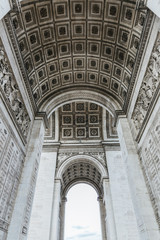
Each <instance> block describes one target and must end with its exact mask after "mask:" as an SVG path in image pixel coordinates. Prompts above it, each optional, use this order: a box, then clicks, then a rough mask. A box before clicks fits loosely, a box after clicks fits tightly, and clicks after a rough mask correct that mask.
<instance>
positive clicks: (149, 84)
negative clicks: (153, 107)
mask: <svg viewBox="0 0 160 240" xmlns="http://www.w3.org/2000/svg"><path fill="white" fill-rule="evenodd" d="M159 83H160V34H159V35H158V38H157V41H156V44H155V46H154V49H153V52H152V54H151V57H150V61H149V64H148V67H147V71H146V73H145V76H144V79H143V81H142V85H141V88H140V92H139V95H138V99H137V102H136V106H135V109H134V112H133V116H132V118H133V122H134V124H135V127H136V129H137V130H139V129H140V128H141V126H142V123H143V120H144V118H145V116H146V114H147V111H148V108H149V106H150V103H151V101H152V99H153V96H154V94H155V92H156V90H157V87H158V84H159Z"/></svg>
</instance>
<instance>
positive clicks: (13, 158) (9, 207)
mask: <svg viewBox="0 0 160 240" xmlns="http://www.w3.org/2000/svg"><path fill="white" fill-rule="evenodd" d="M23 163H24V154H23V151H22V150H21V148H20V146H19V144H18V143H17V142H16V138H15V136H14V135H13V133H12V130H11V129H10V128H9V127H8V123H7V120H6V119H5V118H4V116H3V115H2V112H1V111H0V240H5V239H6V235H7V231H8V226H9V223H10V220H11V216H12V211H13V207H14V202H15V198H16V195H17V190H18V185H19V182H20V177H21V172H22V168H23Z"/></svg>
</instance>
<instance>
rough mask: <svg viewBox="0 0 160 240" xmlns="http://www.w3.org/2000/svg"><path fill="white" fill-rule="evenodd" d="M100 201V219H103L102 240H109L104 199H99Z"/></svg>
mask: <svg viewBox="0 0 160 240" xmlns="http://www.w3.org/2000/svg"><path fill="white" fill-rule="evenodd" d="M98 201H99V210H100V218H101V232H102V239H103V240H107V238H106V226H105V217H106V211H105V206H104V203H103V198H102V197H98Z"/></svg>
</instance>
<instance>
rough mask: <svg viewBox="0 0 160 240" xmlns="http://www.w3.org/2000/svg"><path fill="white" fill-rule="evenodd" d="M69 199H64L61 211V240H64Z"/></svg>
mask: <svg viewBox="0 0 160 240" xmlns="http://www.w3.org/2000/svg"><path fill="white" fill-rule="evenodd" d="M66 202H67V198H65V197H64V198H62V201H61V209H60V240H64V228H65V207H66Z"/></svg>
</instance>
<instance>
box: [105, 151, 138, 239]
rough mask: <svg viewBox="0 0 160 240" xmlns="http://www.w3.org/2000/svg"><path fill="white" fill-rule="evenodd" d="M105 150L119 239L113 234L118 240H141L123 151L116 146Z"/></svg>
mask: <svg viewBox="0 0 160 240" xmlns="http://www.w3.org/2000/svg"><path fill="white" fill-rule="evenodd" d="M105 150H106V159H107V167H108V174H109V182H110V190H111V199H112V205H113V212H114V220H115V226H116V234H117V238H116V236H115V233H113V231H112V233H113V234H114V237H115V239H117V240H124V239H126V240H140V238H139V234H138V228H137V222H136V216H135V212H134V208H133V204H132V198H131V194H130V189H129V185H128V179H127V174H126V171H125V163H124V160H123V158H122V154H121V151H120V150H119V147H116V146H115V147H114V146H106V147H105ZM106 209H107V207H106ZM107 220H108V221H109V219H107ZM112 220H113V218H112ZM112 238H113V237H112ZM113 239H114V238H113ZM107 240H110V239H107Z"/></svg>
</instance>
